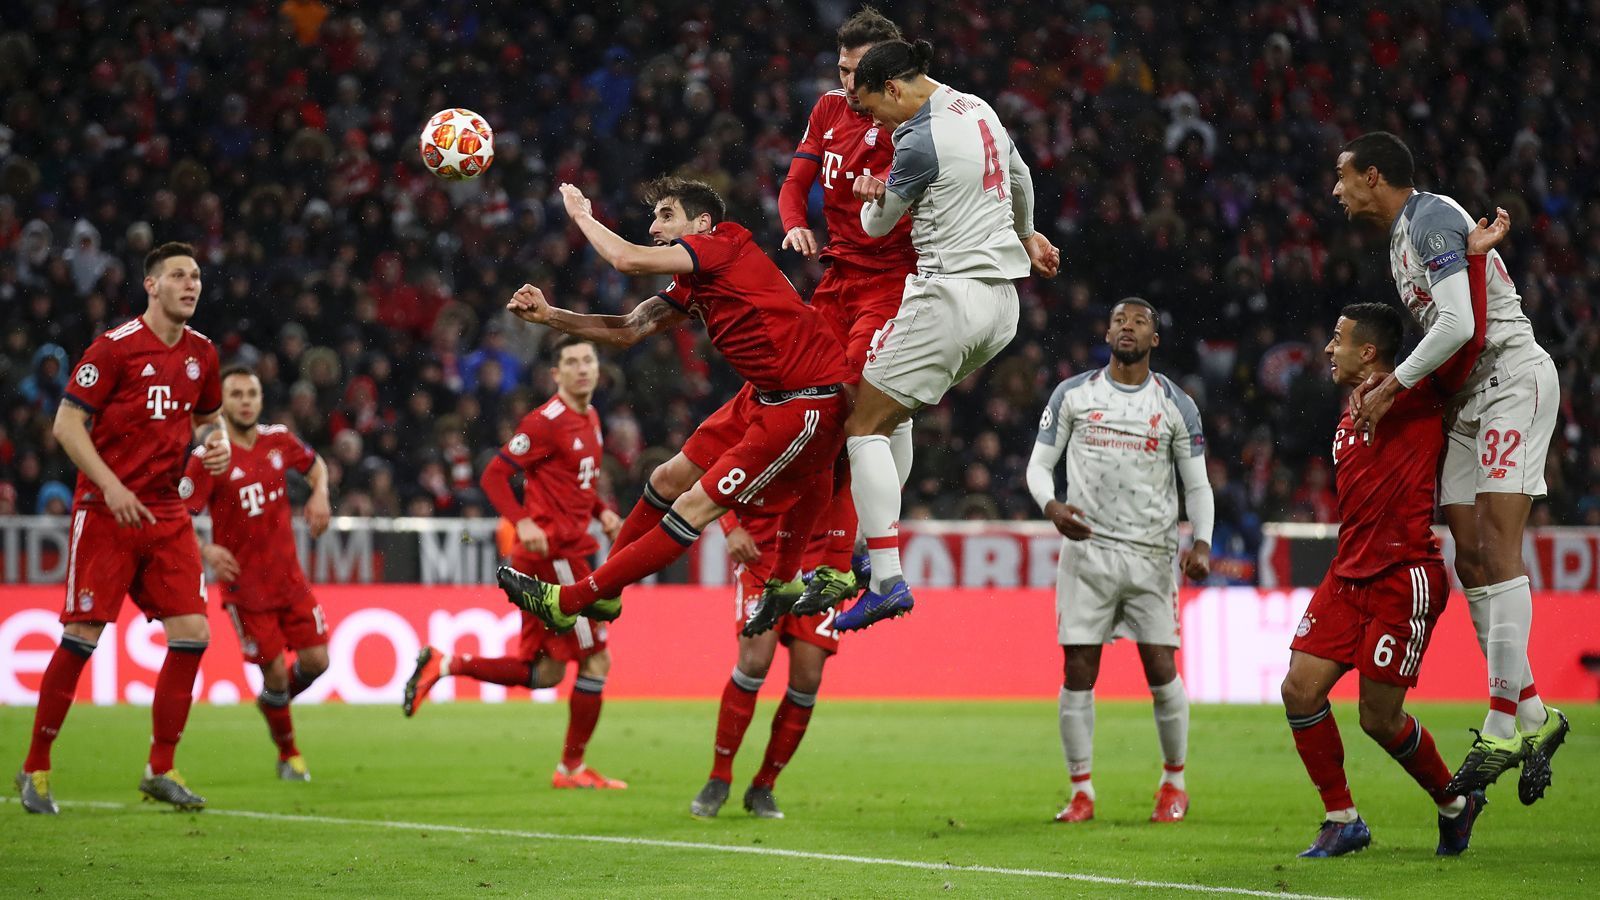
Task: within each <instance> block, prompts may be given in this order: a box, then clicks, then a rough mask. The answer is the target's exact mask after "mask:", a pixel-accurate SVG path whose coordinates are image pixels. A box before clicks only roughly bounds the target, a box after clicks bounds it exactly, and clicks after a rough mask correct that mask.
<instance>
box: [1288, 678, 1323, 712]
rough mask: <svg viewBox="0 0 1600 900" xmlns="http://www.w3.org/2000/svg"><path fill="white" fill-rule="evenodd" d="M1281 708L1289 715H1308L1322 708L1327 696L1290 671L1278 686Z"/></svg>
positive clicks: (1312, 684)
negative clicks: (1281, 702) (1281, 699)
mask: <svg viewBox="0 0 1600 900" xmlns="http://www.w3.org/2000/svg"><path fill="white" fill-rule="evenodd" d="M1278 690H1279V692H1280V693H1281V694H1282V696H1283V708H1284V710H1285V711H1286V712H1288V713H1289V714H1290V715H1300V716H1303V715H1308V714H1310V713H1313V712H1316V711H1317V710H1318V709H1321V708H1322V704H1323V703H1324V702H1326V700H1327V696H1326V695H1325V694H1324V693H1323V692H1322V691H1321V690H1319V689H1318V688H1317V686H1316V685H1315V684H1314V683H1312V682H1311V681H1310V680H1309V679H1304V678H1299V677H1297V676H1296V674H1295V673H1294V672H1293V671H1291V672H1290V673H1289V674H1288V675H1285V676H1284V678H1283V684H1282V685H1281V686H1279V689H1278Z"/></svg>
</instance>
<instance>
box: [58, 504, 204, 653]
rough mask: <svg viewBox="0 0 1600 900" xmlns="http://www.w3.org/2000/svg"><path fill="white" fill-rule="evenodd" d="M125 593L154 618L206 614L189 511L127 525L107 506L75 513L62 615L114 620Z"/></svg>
mask: <svg viewBox="0 0 1600 900" xmlns="http://www.w3.org/2000/svg"><path fill="white" fill-rule="evenodd" d="M124 597H132V598H133V602H134V605H135V606H138V607H139V611H140V612H143V613H144V614H145V615H146V616H148V617H149V618H151V619H165V618H168V617H171V616H189V615H201V616H203V615H205V614H206V588H205V575H204V573H203V571H202V570H201V568H200V542H199V541H198V540H196V539H195V536H194V524H193V523H192V522H191V521H190V520H189V517H188V516H187V515H185V514H183V513H181V512H180V513H179V514H178V515H177V516H176V517H174V518H164V519H158V520H157V521H156V522H155V523H154V524H151V523H148V522H146V523H145V524H144V525H143V526H142V527H140V528H124V527H122V526H121V525H118V524H117V520H116V518H115V517H113V516H112V515H111V512H110V511H109V510H107V509H105V508H104V507H97V506H81V507H79V508H78V510H77V512H75V513H73V515H72V531H71V535H70V537H69V539H68V544H67V603H66V608H65V610H64V611H63V612H62V613H61V621H62V622H63V623H65V622H101V623H106V624H109V623H112V622H115V621H116V620H117V616H118V615H120V614H121V612H122V600H123V598H124Z"/></svg>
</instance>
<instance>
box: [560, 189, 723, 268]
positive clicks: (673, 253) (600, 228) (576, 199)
mask: <svg viewBox="0 0 1600 900" xmlns="http://www.w3.org/2000/svg"><path fill="white" fill-rule="evenodd" d="M561 200H562V202H563V203H564V204H565V205H566V208H567V215H568V216H570V217H571V218H572V221H573V222H574V223H575V224H576V225H577V226H578V229H579V230H580V231H582V232H583V236H584V237H585V238H587V239H588V240H589V243H590V245H592V246H593V247H594V249H595V252H596V253H599V254H600V256H601V257H602V258H603V259H605V261H606V262H608V263H610V264H611V267H612V268H614V269H616V270H617V271H618V272H621V273H622V274H624V275H682V274H685V273H688V272H693V271H694V256H693V254H691V253H690V252H689V251H688V249H686V248H685V247H683V246H681V245H674V244H668V245H666V246H660V247H646V246H644V245H642V244H635V243H633V242H631V241H628V240H626V239H624V238H623V237H622V236H621V235H619V234H617V233H616V232H615V231H612V230H611V229H609V228H607V227H606V226H605V224H604V223H602V222H601V221H600V220H599V219H596V218H595V217H594V207H593V204H591V203H590V202H589V198H588V197H585V196H584V195H583V192H582V191H580V190H578V189H577V187H575V186H573V185H570V184H563V185H561Z"/></svg>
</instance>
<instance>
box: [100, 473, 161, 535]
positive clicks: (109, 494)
mask: <svg viewBox="0 0 1600 900" xmlns="http://www.w3.org/2000/svg"><path fill="white" fill-rule="evenodd" d="M102 493H104V494H105V498H106V508H107V509H109V510H111V515H112V516H114V517H115V518H116V520H117V524H118V525H121V526H123V527H124V528H142V527H144V523H145V522H146V521H148V522H149V523H150V524H152V525H154V524H155V523H156V514H155V513H153V512H151V511H150V510H148V509H146V508H145V505H144V504H143V503H140V502H139V498H138V497H135V496H134V495H133V491H130V490H128V489H127V488H125V487H123V486H122V484H121V483H120V482H119V483H117V484H114V485H112V486H111V487H109V488H107V489H106V490H105V491H103V492H102Z"/></svg>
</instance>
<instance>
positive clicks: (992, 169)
mask: <svg viewBox="0 0 1600 900" xmlns="http://www.w3.org/2000/svg"><path fill="white" fill-rule="evenodd" d="M978 134H979V135H980V136H981V137H982V138H983V191H984V193H988V192H989V191H994V192H995V196H996V197H998V198H1000V199H1001V200H1004V199H1006V170H1005V167H1003V166H1001V165H1000V148H998V147H996V146H995V143H994V132H992V131H990V130H989V121H988V120H987V119H979V120H978Z"/></svg>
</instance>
